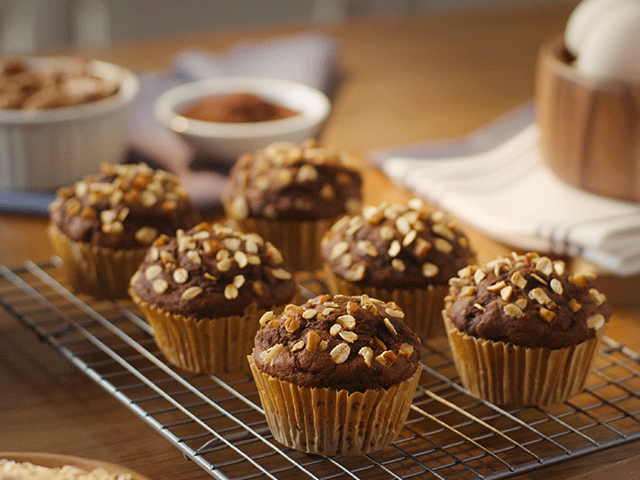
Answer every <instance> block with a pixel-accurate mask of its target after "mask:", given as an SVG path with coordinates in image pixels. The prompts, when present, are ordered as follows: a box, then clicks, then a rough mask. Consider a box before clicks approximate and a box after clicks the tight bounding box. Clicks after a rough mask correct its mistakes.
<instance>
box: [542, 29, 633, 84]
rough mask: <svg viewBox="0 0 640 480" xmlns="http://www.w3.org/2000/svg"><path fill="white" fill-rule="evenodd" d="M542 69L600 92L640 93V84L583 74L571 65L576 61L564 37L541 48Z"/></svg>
mask: <svg viewBox="0 0 640 480" xmlns="http://www.w3.org/2000/svg"><path fill="white" fill-rule="evenodd" d="M539 57H540V68H541V69H542V70H543V71H544V70H546V71H548V72H550V73H551V74H553V75H555V76H558V77H561V78H563V79H564V80H566V81H568V82H571V83H574V84H576V85H578V86H581V87H586V88H589V89H593V90H598V91H603V92H604V91H606V92H609V93H612V94H615V95H627V94H628V92H629V91H630V90H636V91H637V92H639V93H640V83H639V84H634V83H629V82H626V81H624V80H615V79H610V78H599V77H595V76H593V75H587V74H585V73H581V72H579V71H578V69H576V68H575V67H574V66H573V65H572V64H571V63H569V59H571V61H574V60H575V57H573V56H572V55H571V54H570V53H569V52H568V50H567V49H566V47H565V45H564V36H563V35H562V34H560V35H557V36H555V37H553V38H551V39H549V40H547V41H546V42H545V43H543V44H542V46H541V47H540V54H539Z"/></svg>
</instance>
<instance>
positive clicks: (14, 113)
mask: <svg viewBox="0 0 640 480" xmlns="http://www.w3.org/2000/svg"><path fill="white" fill-rule="evenodd" d="M31 58H36V59H37V58H51V57H31ZM88 63H89V64H91V65H92V66H95V67H96V68H98V69H107V70H110V71H112V72H114V73H115V74H116V75H117V76H118V77H120V78H121V81H120V87H119V88H118V92H117V93H116V94H115V95H112V96H110V97H107V98H104V99H102V100H96V101H94V102H89V103H83V104H81V105H75V106H72V107H62V108H50V109H43V110H35V111H34V110H30V111H26V110H13V109H12V110H3V109H0V125H29V124H32V125H38V124H45V123H59V122H74V121H77V120H82V119H85V118H90V117H98V116H101V115H103V114H108V113H111V112H113V111H114V110H118V109H119V108H122V107H123V106H125V105H127V104H128V103H130V102H131V101H132V100H133V99H134V98H135V96H136V95H137V94H138V91H139V90H140V81H139V80H138V77H137V76H136V75H135V74H134V73H133V72H132V71H131V70H129V69H127V68H125V67H121V66H120V65H116V64H114V63H109V62H103V61H102V60H89V62H88Z"/></svg>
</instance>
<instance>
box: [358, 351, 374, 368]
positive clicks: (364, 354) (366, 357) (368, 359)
mask: <svg viewBox="0 0 640 480" xmlns="http://www.w3.org/2000/svg"><path fill="white" fill-rule="evenodd" d="M358 355H362V358H364V363H365V364H366V365H367V367H370V366H371V359H372V358H373V350H371V348H370V347H362V348H361V349H360V350H359V351H358Z"/></svg>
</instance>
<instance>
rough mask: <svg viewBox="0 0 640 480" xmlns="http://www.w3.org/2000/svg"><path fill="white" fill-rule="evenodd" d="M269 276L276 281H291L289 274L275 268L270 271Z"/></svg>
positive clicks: (282, 269)
mask: <svg viewBox="0 0 640 480" xmlns="http://www.w3.org/2000/svg"><path fill="white" fill-rule="evenodd" d="M271 274H272V275H273V276H274V277H275V278H277V279H278V280H289V279H291V274H290V273H289V272H288V271H286V270H285V269H284V268H276V269H274V270H272V271H271Z"/></svg>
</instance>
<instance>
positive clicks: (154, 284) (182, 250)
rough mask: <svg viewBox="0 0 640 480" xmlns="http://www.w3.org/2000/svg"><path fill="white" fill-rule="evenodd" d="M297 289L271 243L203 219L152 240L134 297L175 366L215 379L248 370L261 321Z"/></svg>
mask: <svg viewBox="0 0 640 480" xmlns="http://www.w3.org/2000/svg"><path fill="white" fill-rule="evenodd" d="M297 292H298V287H297V285H296V283H295V281H294V279H293V276H292V275H291V273H289V271H287V270H286V269H285V268H284V265H283V259H282V255H281V254H280V252H279V251H278V250H277V249H276V248H275V247H274V246H273V245H272V244H271V243H269V242H265V241H264V240H263V239H262V238H261V237H260V236H259V235H257V234H244V233H240V232H238V231H236V230H233V229H231V228H228V227H225V226H222V225H219V224H210V223H206V222H203V223H200V224H198V225H196V226H195V227H194V228H192V229H191V230H189V231H187V232H186V233H185V232H184V231H183V230H178V231H177V233H176V236H175V237H168V236H166V235H163V236H161V237H159V238H158V239H157V240H156V241H155V242H153V245H152V246H151V248H150V249H149V251H148V253H147V255H146V257H145V258H144V260H143V262H142V263H141V264H140V267H139V268H138V271H137V272H136V273H135V275H134V276H133V277H132V278H131V288H130V292H129V293H130V295H131V298H132V299H133V301H134V302H135V303H136V304H137V305H138V306H139V307H140V308H141V310H142V311H143V312H144V314H145V316H146V317H147V319H148V321H149V323H150V324H151V326H152V327H153V330H154V336H155V340H156V343H157V344H158V347H159V348H160V350H161V351H162V352H163V353H164V355H165V356H166V357H167V359H168V360H169V361H170V362H171V363H173V364H174V365H177V366H179V367H182V368H184V369H185V370H189V371H194V372H204V373H214V374H218V373H228V372H236V371H241V370H242V369H243V368H244V369H246V356H247V354H248V353H249V352H251V349H252V347H253V337H254V335H255V333H256V331H257V329H258V320H259V319H260V317H261V316H262V314H263V313H264V312H265V311H267V310H275V311H281V310H282V308H283V307H284V306H285V305H286V304H288V303H289V302H291V301H293V300H294V299H295V298H296V296H297Z"/></svg>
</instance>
